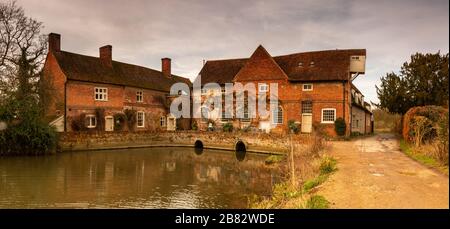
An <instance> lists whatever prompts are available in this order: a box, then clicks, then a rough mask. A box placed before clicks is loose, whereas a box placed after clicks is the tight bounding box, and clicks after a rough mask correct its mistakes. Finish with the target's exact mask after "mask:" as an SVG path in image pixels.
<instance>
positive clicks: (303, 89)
mask: <svg viewBox="0 0 450 229" xmlns="http://www.w3.org/2000/svg"><path fill="white" fill-rule="evenodd" d="M305 85H311V89H305ZM313 88H314V86H313V84H312V83H304V84H302V91H312V90H313Z"/></svg>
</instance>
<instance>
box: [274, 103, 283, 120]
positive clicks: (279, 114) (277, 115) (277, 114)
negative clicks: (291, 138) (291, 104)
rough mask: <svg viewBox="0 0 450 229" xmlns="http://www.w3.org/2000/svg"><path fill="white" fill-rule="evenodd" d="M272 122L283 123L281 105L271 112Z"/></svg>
mask: <svg viewBox="0 0 450 229" xmlns="http://www.w3.org/2000/svg"><path fill="white" fill-rule="evenodd" d="M272 123H273V124H283V108H281V106H278V109H275V110H274V111H273V112H272Z"/></svg>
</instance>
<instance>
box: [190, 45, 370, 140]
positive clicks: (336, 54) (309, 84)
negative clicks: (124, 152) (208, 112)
mask: <svg viewBox="0 0 450 229" xmlns="http://www.w3.org/2000/svg"><path fill="white" fill-rule="evenodd" d="M365 57H366V50H365V49H349V50H327V51H316V52H304V53H295V54H290V55H283V56H274V57H272V56H271V55H270V54H269V53H268V52H267V51H266V49H265V48H264V47H263V46H261V45H260V46H259V47H258V48H257V49H256V50H255V51H254V53H253V54H252V55H251V57H250V58H242V59H226V60H209V61H207V62H206V63H205V64H204V66H203V68H202V70H201V71H200V73H199V76H198V78H197V79H196V80H199V79H200V78H201V84H202V85H205V84H207V83H211V82H215V83H218V84H220V85H221V86H222V87H223V86H224V84H225V83H235V82H240V83H242V84H245V83H248V82H252V83H254V84H255V85H258V86H257V88H256V90H259V91H262V90H264V91H268V85H269V84H270V83H278V100H279V105H280V106H279V112H278V113H276V117H275V114H271V115H270V116H271V117H258V116H257V117H256V118H244V119H236V118H233V119H226V118H224V117H216V118H213V119H212V120H211V119H210V118H208V119H206V118H203V119H198V120H196V122H197V124H198V126H199V128H200V129H206V128H207V126H210V125H211V124H210V122H214V123H213V124H214V125H215V126H217V127H219V128H220V127H221V126H222V125H223V124H224V123H232V124H233V126H234V127H236V128H246V127H253V128H258V129H263V130H266V131H268V128H267V127H268V126H272V127H273V126H275V128H271V130H270V131H278V132H280V131H288V121H289V120H293V121H294V122H295V123H297V124H298V125H299V126H300V129H301V132H304V133H309V132H311V131H312V128H313V124H314V123H315V124H317V125H322V126H324V129H325V130H326V131H327V132H328V133H329V134H330V135H335V134H336V133H335V131H334V121H335V120H336V119H337V118H339V117H341V118H343V119H344V120H345V122H346V124H347V132H346V135H350V133H351V131H354V132H360V133H362V134H364V133H369V132H370V131H371V129H372V128H371V125H372V122H371V121H372V114H371V110H370V106H368V104H367V103H365V102H364V99H363V96H362V94H361V92H360V91H359V90H358V89H357V88H356V87H355V86H354V85H353V84H352V79H354V78H355V77H356V76H358V75H359V74H364V72H365ZM204 93H206V92H204ZM352 119H353V120H352ZM355 120H357V121H355ZM349 124H353V125H351V126H350V125H349Z"/></svg>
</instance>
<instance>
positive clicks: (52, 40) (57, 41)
mask: <svg viewBox="0 0 450 229" xmlns="http://www.w3.org/2000/svg"><path fill="white" fill-rule="evenodd" d="M48 51H49V52H59V51H61V35H59V34H57V33H50V34H49V35H48Z"/></svg>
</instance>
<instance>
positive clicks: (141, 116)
mask: <svg viewBox="0 0 450 229" xmlns="http://www.w3.org/2000/svg"><path fill="white" fill-rule="evenodd" d="M136 115H137V127H144V125H145V113H144V112H143V111H138V112H137V113H136Z"/></svg>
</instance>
